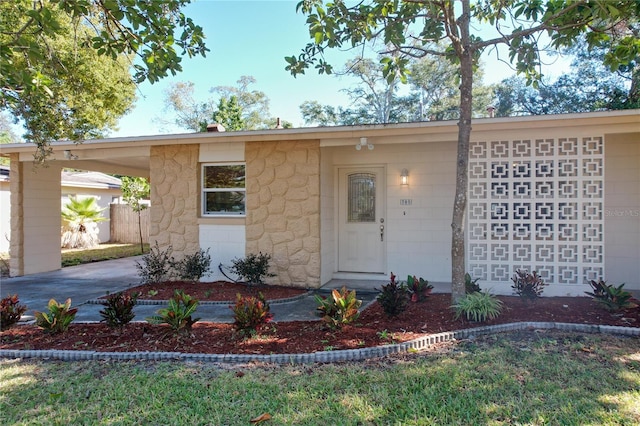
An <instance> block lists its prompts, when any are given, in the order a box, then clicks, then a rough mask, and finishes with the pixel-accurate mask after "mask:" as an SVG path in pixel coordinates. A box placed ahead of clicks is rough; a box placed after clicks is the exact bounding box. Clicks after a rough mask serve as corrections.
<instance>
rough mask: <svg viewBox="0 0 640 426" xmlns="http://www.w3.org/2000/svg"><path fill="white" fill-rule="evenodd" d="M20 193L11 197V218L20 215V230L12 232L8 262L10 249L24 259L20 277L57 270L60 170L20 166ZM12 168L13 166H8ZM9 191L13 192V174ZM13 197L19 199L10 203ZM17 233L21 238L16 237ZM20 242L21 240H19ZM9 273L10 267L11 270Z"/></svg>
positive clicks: (58, 168) (53, 167)
mask: <svg viewBox="0 0 640 426" xmlns="http://www.w3.org/2000/svg"><path fill="white" fill-rule="evenodd" d="M20 166H21V168H22V173H21V175H22V176H21V177H20V179H21V180H22V185H21V190H18V191H17V193H16V194H13V195H12V205H11V207H12V215H13V214H16V215H19V216H22V219H23V221H22V223H23V229H12V232H11V234H12V236H11V239H12V244H11V261H12V266H13V260H14V254H13V251H14V247H15V249H17V250H20V248H19V246H20V242H22V258H23V259H25V261H24V265H23V269H22V272H21V275H22V274H23V275H28V274H35V273H38V272H46V271H54V270H56V269H60V262H61V255H60V167H59V166H58V165H56V164H55V163H53V162H51V163H50V164H48V166H47V167H42V166H40V167H38V166H35V165H34V164H33V163H28V162H25V163H21V164H20ZM12 167H13V166H12ZM11 177H12V183H11V185H12V190H13V189H14V183H15V182H14V181H13V177H14V176H13V175H12V176H11ZM13 197H19V198H21V200H20V201H19V202H17V203H14V202H13V201H14V198H13ZM16 233H19V234H21V235H19V236H16V235H15V234H16ZM21 240H22V241H21ZM12 273H13V267H12Z"/></svg>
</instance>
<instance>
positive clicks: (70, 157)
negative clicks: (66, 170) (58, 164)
mask: <svg viewBox="0 0 640 426" xmlns="http://www.w3.org/2000/svg"><path fill="white" fill-rule="evenodd" d="M63 153H64V158H65V159H67V160H77V159H78V156H77V155H75V154H72V153H71V150H70V149H65V150H64V151H63Z"/></svg>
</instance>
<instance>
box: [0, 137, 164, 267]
mask: <svg viewBox="0 0 640 426" xmlns="http://www.w3.org/2000/svg"><path fill="white" fill-rule="evenodd" d="M134 139H135V140H134ZM138 139H139V140H138ZM153 140H154V139H152V138H127V139H111V140H109V142H107V141H105V140H95V141H85V142H84V143H82V144H76V143H73V142H56V143H53V144H52V148H53V153H52V155H51V157H50V158H49V159H48V160H47V161H46V162H45V163H44V164H39V163H36V162H34V161H33V153H34V151H35V147H34V146H33V145H32V144H12V145H4V146H2V148H1V149H0V154H1V155H2V156H5V157H8V158H9V159H10V161H11V171H10V179H11V181H10V182H11V183H10V189H11V242H10V253H11V263H10V273H11V276H21V275H27V274H34V273H38V272H46V271H53V270H57V269H60V262H61V256H60V196H61V179H60V172H61V170H62V169H63V168H73V169H81V170H92V171H99V172H103V173H111V174H121V175H127V176H140V177H146V178H148V177H149V154H150V145H151V144H150V142H151V141H153ZM172 142H173V143H175V141H172ZM3 208H6V206H3ZM27 260H28V261H27Z"/></svg>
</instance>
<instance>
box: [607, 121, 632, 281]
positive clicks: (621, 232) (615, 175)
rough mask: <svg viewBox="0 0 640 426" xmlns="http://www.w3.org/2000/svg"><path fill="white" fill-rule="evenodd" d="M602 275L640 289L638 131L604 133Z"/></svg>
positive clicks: (609, 279) (608, 279)
mask: <svg viewBox="0 0 640 426" xmlns="http://www.w3.org/2000/svg"><path fill="white" fill-rule="evenodd" d="M605 146H606V151H605V168H606V179H605V210H604V224H605V232H606V238H605V276H604V277H603V278H604V279H606V280H607V282H608V283H609V284H615V285H616V286H617V285H620V284H622V283H625V287H624V288H625V289H627V290H636V291H638V290H640V133H627V134H620V135H605Z"/></svg>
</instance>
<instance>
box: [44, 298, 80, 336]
mask: <svg viewBox="0 0 640 426" xmlns="http://www.w3.org/2000/svg"><path fill="white" fill-rule="evenodd" d="M47 308H48V309H49V313H46V312H36V313H35V317H36V325H37V326H38V327H40V328H42V329H44V330H45V331H46V332H49V333H62V332H64V331H66V330H67V329H68V328H69V325H70V324H71V322H72V321H73V320H74V319H75V317H76V314H77V313H78V308H71V299H67V300H66V301H65V302H64V303H58V302H56V301H55V299H51V300H49V304H48V305H47Z"/></svg>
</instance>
